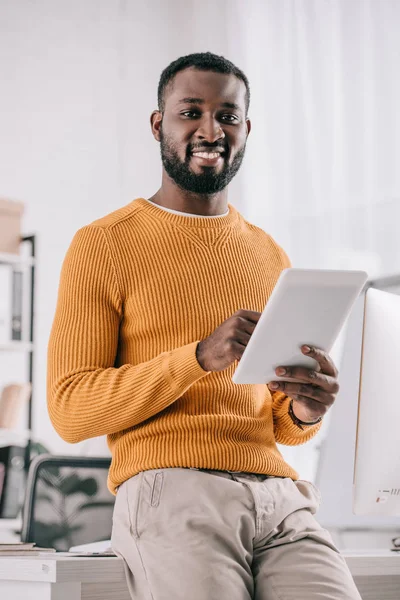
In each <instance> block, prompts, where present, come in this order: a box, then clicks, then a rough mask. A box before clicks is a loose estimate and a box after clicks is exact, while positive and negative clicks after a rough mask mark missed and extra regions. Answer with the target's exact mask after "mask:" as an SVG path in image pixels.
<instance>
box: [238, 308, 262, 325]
mask: <svg viewBox="0 0 400 600" xmlns="http://www.w3.org/2000/svg"><path fill="white" fill-rule="evenodd" d="M235 315H238V316H239V317H242V318H243V319H246V320H247V321H250V322H251V323H256V324H257V323H258V321H259V319H260V317H261V313H260V312H257V311H256V310H246V309H244V308H240V309H239V310H238V311H236V313H235Z"/></svg>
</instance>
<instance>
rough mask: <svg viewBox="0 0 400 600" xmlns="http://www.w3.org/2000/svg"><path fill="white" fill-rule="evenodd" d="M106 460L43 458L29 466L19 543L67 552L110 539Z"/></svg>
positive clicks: (110, 499) (111, 503)
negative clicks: (77, 547)
mask: <svg viewBox="0 0 400 600" xmlns="http://www.w3.org/2000/svg"><path fill="white" fill-rule="evenodd" d="M110 463H111V459H109V458H92V457H89V456H85V457H79V456H53V455H50V454H41V455H39V456H37V457H35V458H34V459H33V461H32V462H31V464H30V467H29V473H28V479H27V485H26V495H25V502H24V507H23V517H22V532H21V539H22V541H23V542H35V543H36V544H37V545H38V546H40V547H44V548H55V549H56V550H59V551H68V550H69V548H70V547H71V546H78V545H81V544H88V543H91V542H97V541H100V540H109V539H110V538H111V529H112V513H113V508H114V500H115V499H114V497H113V496H112V495H111V493H110V492H109V490H108V489H107V474H108V469H109V466H110Z"/></svg>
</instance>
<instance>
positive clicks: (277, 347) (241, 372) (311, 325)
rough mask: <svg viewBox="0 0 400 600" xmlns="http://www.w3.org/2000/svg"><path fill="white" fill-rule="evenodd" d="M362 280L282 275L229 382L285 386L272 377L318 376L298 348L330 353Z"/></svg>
mask: <svg viewBox="0 0 400 600" xmlns="http://www.w3.org/2000/svg"><path fill="white" fill-rule="evenodd" d="M367 277H368V275H367V273H365V272H364V271H336V270H324V269H323V270H321V269H295V268H290V269H284V270H283V271H282V272H281V274H280V277H279V279H278V281H277V283H276V286H275V287H274V289H273V292H272V294H271V296H270V298H269V300H268V303H267V305H266V307H265V309H264V311H263V313H262V315H261V317H260V320H259V321H258V323H257V325H256V327H255V329H254V331H253V334H252V336H251V338H250V340H249V343H248V344H247V346H246V349H245V351H244V353H243V355H242V358H241V359H240V361H239V364H238V367H237V368H236V370H235V373H234V375H233V377H232V381H234V382H235V383H268V382H269V381H272V380H274V381H288V379H287V378H286V379H285V376H283V377H278V376H277V375H276V374H275V369H276V368H277V367H279V366H288V367H290V366H295V365H297V366H304V367H307V368H309V369H314V370H319V365H318V363H317V362H316V361H315V360H314V359H313V358H310V357H309V356H306V355H305V354H303V353H302V352H301V349H300V347H301V346H302V345H304V344H308V345H311V346H315V347H317V348H321V349H322V350H325V352H330V350H331V348H332V346H333V344H334V343H335V340H336V338H337V337H338V335H339V333H340V331H341V329H342V327H343V325H344V324H345V322H346V319H347V317H348V315H349V314H350V311H351V309H352V307H353V304H354V302H355V301H356V299H357V297H358V295H359V294H360V292H361V291H362V289H363V287H364V285H365V283H366V281H367ZM290 381H295V380H294V379H291V380H290Z"/></svg>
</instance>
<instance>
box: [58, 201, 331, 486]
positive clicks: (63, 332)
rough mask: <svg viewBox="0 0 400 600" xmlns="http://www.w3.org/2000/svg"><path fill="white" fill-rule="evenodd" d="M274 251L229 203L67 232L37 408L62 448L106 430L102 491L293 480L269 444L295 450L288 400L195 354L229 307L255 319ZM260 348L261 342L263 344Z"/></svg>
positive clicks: (130, 209) (150, 212) (133, 216)
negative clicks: (221, 474) (215, 473)
mask: <svg viewBox="0 0 400 600" xmlns="http://www.w3.org/2000/svg"><path fill="white" fill-rule="evenodd" d="M288 266H290V263H289V260H288V258H287V256H286V254H285V253H284V252H283V250H282V249H281V248H280V247H279V246H278V245H277V244H276V243H275V242H274V240H273V239H272V238H271V237H270V236H269V235H267V234H266V233H264V232H263V231H262V230H261V229H259V228H258V227H255V226H254V225H251V224H249V223H248V222H246V221H245V220H244V219H243V217H242V216H241V215H240V214H239V213H238V212H237V211H236V210H235V208H234V207H233V206H231V205H229V213H228V214H227V215H225V216H221V217H216V218H213V219H207V218H201V217H195V216H184V215H181V214H173V213H170V212H167V211H165V210H162V209H161V208H159V207H157V206H154V205H152V204H150V203H149V202H147V201H146V200H144V199H142V198H139V199H137V200H134V201H133V202H131V203H130V204H128V205H127V206H124V207H123V208H120V209H119V210H117V211H115V212H113V213H111V214H109V215H107V216H105V217H104V218H102V219H99V220H97V221H95V222H94V223H92V224H91V225H88V226H86V227H83V228H82V229H80V230H79V231H78V232H77V233H76V235H75V237H74V239H73V241H72V243H71V246H70V248H69V250H68V252H67V255H66V257H65V260H64V264H63V267H62V272H61V279H60V287H59V293H58V302H57V309H56V314H55V318H54V323H53V327H52V331H51V336H50V341H49V346H48V387H47V397H48V408H49V413H50V418H51V420H52V423H53V425H54V427H55V428H56V430H57V432H58V433H59V434H60V435H61V437H62V438H64V439H65V440H66V441H68V442H72V443H73V442H79V441H81V440H84V439H86V438H90V437H95V436H100V435H105V434H106V435H107V436H108V445H109V448H110V450H111V453H112V465H111V468H110V473H109V487H110V490H111V491H112V492H115V490H116V487H117V486H118V485H120V484H121V483H122V482H123V481H125V480H126V479H128V478H129V477H132V476H133V475H135V474H136V473H138V472H139V471H143V470H146V469H154V468H161V467H201V468H212V469H229V470H233V471H239V470H243V471H250V472H254V473H268V474H270V475H280V476H284V477H291V478H293V479H296V478H297V477H298V475H297V473H296V472H295V471H294V470H293V469H292V468H291V467H290V466H289V465H288V464H287V463H286V462H285V461H284V460H283V458H282V456H281V454H280V452H279V450H278V449H277V447H276V442H279V443H281V444H287V445H296V444H301V443H303V442H306V441H307V440H309V439H310V438H311V437H313V435H314V434H315V433H316V432H317V431H318V429H319V427H320V425H319V424H318V425H314V426H310V427H307V428H305V429H304V430H302V429H300V428H299V427H297V426H296V425H295V424H294V423H293V422H292V420H291V418H290V416H289V415H288V404H289V399H288V398H287V397H286V396H285V395H284V394H283V393H282V392H277V393H274V394H273V395H272V397H271V394H270V392H269V390H268V388H267V386H266V385H237V384H234V383H233V382H232V375H233V372H234V370H235V366H236V364H233V365H231V366H230V367H229V368H227V369H226V370H225V371H221V372H216V373H214V372H209V373H208V372H206V371H203V369H202V368H201V367H200V365H199V364H198V362H197V360H196V354H195V351H196V346H197V343H198V342H199V341H200V340H203V339H204V338H206V337H207V336H209V335H210V334H211V333H212V332H213V331H214V329H215V328H216V327H218V325H220V324H221V323H222V322H223V321H224V320H225V319H227V318H228V317H230V316H231V315H232V314H233V313H234V312H236V311H237V310H238V309H239V308H245V309H250V310H257V311H262V310H263V308H264V306H265V304H266V302H267V300H268V298H269V296H270V294H271V292H272V290H273V288H274V285H275V283H276V281H277V279H278V277H279V274H280V272H281V270H282V269H283V268H285V267H288ZM272 343H273V342H272Z"/></svg>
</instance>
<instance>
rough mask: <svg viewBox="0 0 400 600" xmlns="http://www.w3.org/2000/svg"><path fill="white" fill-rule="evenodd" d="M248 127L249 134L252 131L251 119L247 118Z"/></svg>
mask: <svg viewBox="0 0 400 600" xmlns="http://www.w3.org/2000/svg"><path fill="white" fill-rule="evenodd" d="M246 128H247V135H249V133H250V131H251V121H250V119H246Z"/></svg>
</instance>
